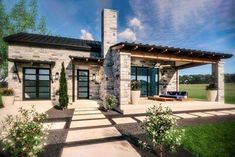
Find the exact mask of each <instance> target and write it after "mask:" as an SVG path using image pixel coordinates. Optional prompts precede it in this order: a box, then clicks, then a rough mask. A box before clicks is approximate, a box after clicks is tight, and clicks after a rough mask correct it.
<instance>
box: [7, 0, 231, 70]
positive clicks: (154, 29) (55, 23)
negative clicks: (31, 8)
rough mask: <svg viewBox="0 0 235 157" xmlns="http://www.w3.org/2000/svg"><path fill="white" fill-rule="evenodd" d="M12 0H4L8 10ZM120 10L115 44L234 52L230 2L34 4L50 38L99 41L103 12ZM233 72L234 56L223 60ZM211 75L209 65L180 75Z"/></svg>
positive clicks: (60, 0)
mask: <svg viewBox="0 0 235 157" xmlns="http://www.w3.org/2000/svg"><path fill="white" fill-rule="evenodd" d="M15 2H16V0H4V4H5V5H6V8H7V9H8V10H9V9H10V8H11V7H12V5H13V4H14V3H15ZM103 8H111V9H115V10H117V11H118V33H119V36H118V41H123V40H129V41H135V42H142V43H151V44H157V45H165V46H174V47H181V48H191V49H200V50H208V51H215V52H225V53H232V54H235V1H234V0H144V1H143V0H38V9H39V15H41V16H45V17H46V22H47V27H48V29H49V30H50V31H51V32H52V34H54V35H59V36H66V37H75V38H85V39H94V40H100V38H101V35H100V34H101V31H100V30H101V11H102V9H103ZM225 72H226V73H235V57H233V58H231V59H229V60H225ZM206 73H211V68H210V65H205V66H201V67H197V68H190V69H187V70H182V71H181V72H180V74H206Z"/></svg>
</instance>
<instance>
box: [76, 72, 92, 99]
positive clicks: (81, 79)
mask: <svg viewBox="0 0 235 157" xmlns="http://www.w3.org/2000/svg"><path fill="white" fill-rule="evenodd" d="M77 93H78V94H77V98H78V99H89V70H78V71H77Z"/></svg>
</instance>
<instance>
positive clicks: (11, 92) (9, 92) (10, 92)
mask: <svg viewBox="0 0 235 157" xmlns="http://www.w3.org/2000/svg"><path fill="white" fill-rule="evenodd" d="M1 95H3V96H13V95H14V90H13V89H8V88H3V89H2V91H1Z"/></svg>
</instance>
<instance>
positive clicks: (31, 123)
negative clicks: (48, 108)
mask: <svg viewBox="0 0 235 157" xmlns="http://www.w3.org/2000/svg"><path fill="white" fill-rule="evenodd" d="M18 112H19V114H18V115H16V116H12V115H8V116H7V117H6V118H5V120H3V121H2V122H1V128H0V148H2V150H3V151H4V152H5V153H6V154H7V155H9V156H11V157H34V156H36V155H37V154H38V153H39V152H41V151H42V149H43V144H44V142H45V140H46V136H47V134H48V131H47V128H45V126H43V121H44V120H45V119H46V114H39V113H37V112H36V111H35V108H34V107H32V109H30V110H26V109H23V108H20V109H19V111H18Z"/></svg>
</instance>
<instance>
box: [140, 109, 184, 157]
mask: <svg viewBox="0 0 235 157" xmlns="http://www.w3.org/2000/svg"><path fill="white" fill-rule="evenodd" d="M143 128H144V129H145V130H146V133H147V137H148V139H149V140H150V141H151V143H150V144H148V143H146V142H142V141H140V144H142V145H143V147H147V146H148V145H149V147H150V146H153V147H154V148H156V149H157V150H158V151H159V152H160V154H161V153H163V148H164V149H165V151H170V152H171V151H175V150H176V147H177V146H179V145H180V144H181V139H182V135H183V130H181V129H179V128H178V127H177V124H176V119H175V117H174V116H173V113H172V111H171V109H170V108H168V107H166V108H163V107H162V106H161V105H160V106H159V107H156V106H154V107H152V108H150V109H148V111H147V118H146V120H145V121H144V123H143Z"/></svg>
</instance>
